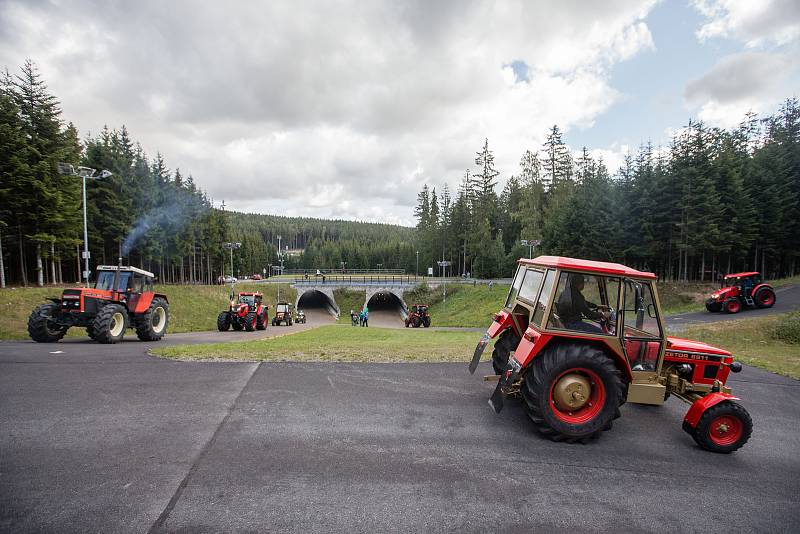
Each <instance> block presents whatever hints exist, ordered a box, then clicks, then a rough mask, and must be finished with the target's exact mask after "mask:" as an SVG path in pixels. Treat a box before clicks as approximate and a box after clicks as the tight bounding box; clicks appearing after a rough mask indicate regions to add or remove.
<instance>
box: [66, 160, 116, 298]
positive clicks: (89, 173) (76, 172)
mask: <svg viewBox="0 0 800 534" xmlns="http://www.w3.org/2000/svg"><path fill="white" fill-rule="evenodd" d="M58 172H59V173H60V174H64V175H67V176H80V177H81V178H83V254H81V255H82V256H83V279H84V280H85V282H86V287H89V227H88V223H87V216H86V179H87V178H93V179H95V180H98V179H102V178H108V177H109V176H112V173H111V171H107V170H105V169H103V170H102V171H100V176H98V177H97V178H95V177H94V173H96V172H97V169H92V168H91V167H78V168H77V169H76V168H75V167H73V166H72V165H70V164H69V163H59V164H58Z"/></svg>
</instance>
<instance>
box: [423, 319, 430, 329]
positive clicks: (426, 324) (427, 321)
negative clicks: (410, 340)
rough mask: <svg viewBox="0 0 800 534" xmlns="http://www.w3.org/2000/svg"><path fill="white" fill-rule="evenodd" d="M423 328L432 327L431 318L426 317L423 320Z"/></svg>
mask: <svg viewBox="0 0 800 534" xmlns="http://www.w3.org/2000/svg"><path fill="white" fill-rule="evenodd" d="M422 326H424V327H425V328H428V327H430V326H431V318H430V317H425V318H424V319H423V320H422Z"/></svg>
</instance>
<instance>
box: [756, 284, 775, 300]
mask: <svg viewBox="0 0 800 534" xmlns="http://www.w3.org/2000/svg"><path fill="white" fill-rule="evenodd" d="M762 287H767V288H769V289H771V290H772V292H773V293H774V292H775V288H774V287H772V286H771V285H769V284H766V283H763V284H758V285H757V286H756V287H754V288H753V291H752V292H751V293H750V296H751V297H755V296H756V293H758V290H759V289H761V288H762Z"/></svg>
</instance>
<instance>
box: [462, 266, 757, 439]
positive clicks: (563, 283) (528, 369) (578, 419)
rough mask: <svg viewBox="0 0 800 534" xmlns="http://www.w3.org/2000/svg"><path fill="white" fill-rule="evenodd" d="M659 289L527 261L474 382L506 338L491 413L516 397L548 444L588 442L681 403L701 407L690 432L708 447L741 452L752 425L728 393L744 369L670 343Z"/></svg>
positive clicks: (722, 356) (628, 271)
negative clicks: (639, 408) (621, 423)
mask: <svg viewBox="0 0 800 534" xmlns="http://www.w3.org/2000/svg"><path fill="white" fill-rule="evenodd" d="M655 282H656V276H655V275H654V274H653V273H648V272H642V271H638V270H636V269H632V268H630V267H626V266H624V265H620V264H617V263H606V262H597V261H589V260H579V259H573V258H563V257H557V256H540V257H538V258H534V259H520V260H519V262H518V268H517V272H516V273H515V275H514V279H513V281H512V285H511V289H510V290H509V294H508V297H507V299H506V302H505V306H504V307H503V309H502V310H501V311H500V312H498V313H496V314H495V315H494V318H493V322H492V325H491V326H490V327H489V329H488V330H487V332H486V334H485V335H484V336H483V338H481V340H480V341H479V343H478V346H477V347H476V349H475V353H474V355H473V359H472V362H471V363H470V366H469V370H470V372H474V371H475V369H476V368H477V366H478V362H479V361H480V357H481V354H482V352H483V350H484V349H485V347H486V346H487V345H488V343H489V340H490V339H492V338H495V337H497V338H498V339H497V341H496V342H495V345H494V351H493V353H492V366H493V368H494V371H495V375H494V376H490V377H487V379H496V380H497V381H498V384H497V387H496V388H495V392H494V393H493V395H492V396H491V398H490V400H489V404H490V405H491V406H492V407H493V408H494V409H495V411H497V412H499V411H500V410H501V409H502V407H503V403H504V399H505V397H506V396H507V395H514V396H516V395H521V396H522V398H523V400H524V401H525V404H526V405H527V408H528V414H529V416H530V418H531V420H532V421H533V422H534V424H535V425H536V426H537V428H538V429H539V430H540V431H541V432H542V433H543V434H545V435H547V436H550V437H553V438H554V439H558V440H566V441H584V440H586V439H588V438H591V437H596V436H597V435H599V434H600V433H601V432H602V431H604V430H608V429H609V428H611V423H612V421H613V419H615V418H617V417H619V415H620V412H619V406H620V405H621V404H623V403H624V402H626V401H627V402H630V403H638V404H655V405H657V404H663V403H664V402H665V401H666V400H667V398H668V397H669V396H670V395H674V396H676V397H678V398H680V399H681V400H684V401H686V402H687V403H689V404H691V405H692V407H691V409H690V410H689V413H688V414H687V415H686V418H685V419H684V430H686V431H687V432H688V433H689V434H690V435H691V436H692V437H693V438H694V439H695V441H696V442H697V443H698V444H699V445H700V446H701V447H704V448H706V449H709V450H714V451H717V452H731V451H733V450H736V449H738V448H739V447H741V446H742V445H743V444H744V443H745V442H746V441H747V439H748V438H749V435H750V430H751V428H752V423H751V421H750V417H749V415H747V412H746V411H745V410H744V408H743V407H741V406H740V405H738V404H736V403H734V402H733V399H735V397H733V396H732V395H731V390H730V388H728V387H727V386H726V385H725V383H726V381H727V379H728V375H729V373H730V372H738V371H739V370H741V365H740V364H738V363H735V362H734V361H733V356H732V355H731V353H730V352H728V351H726V350H723V349H719V348H716V347H712V346H710V345H707V344H705V343H700V342H695V341H689V340H685V339H680V338H673V337H667V336H666V334H665V332H664V324H663V317H662V314H661V306H660V304H659V300H658V291H657V288H656V285H655ZM720 421H722V422H720Z"/></svg>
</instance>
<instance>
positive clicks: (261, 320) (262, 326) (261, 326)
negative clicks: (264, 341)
mask: <svg viewBox="0 0 800 534" xmlns="http://www.w3.org/2000/svg"><path fill="white" fill-rule="evenodd" d="M267 321H268V318H267V310H266V308H264V311H262V312H261V315H259V316H258V317H256V330H266V329H267Z"/></svg>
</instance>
